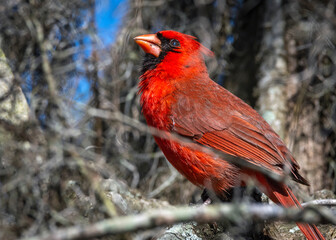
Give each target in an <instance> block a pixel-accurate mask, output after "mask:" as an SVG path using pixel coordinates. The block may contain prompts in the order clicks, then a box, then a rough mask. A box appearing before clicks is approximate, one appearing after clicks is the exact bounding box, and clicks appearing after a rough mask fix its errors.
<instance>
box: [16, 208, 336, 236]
mask: <svg viewBox="0 0 336 240" xmlns="http://www.w3.org/2000/svg"><path fill="white" fill-rule="evenodd" d="M246 219H253V220H256V221H265V220H269V221H278V220H280V221H292V222H307V223H332V224H336V216H335V215H333V214H332V213H331V212H330V211H328V210H327V209H323V208H321V209H317V208H314V207H306V208H304V209H297V208H295V209H292V208H289V209H288V208H283V207H280V206H278V205H264V204H239V205H238V204H236V203H225V204H219V205H212V206H205V205H202V206H199V207H196V208H195V207H179V208H176V209H172V210H167V209H156V210H153V211H148V212H145V213H142V214H139V215H129V216H124V217H117V218H113V219H108V220H104V221H100V222H97V223H94V224H91V225H85V226H84V225H82V226H73V227H69V228H65V229H60V230H56V231H52V232H47V233H44V234H42V235H40V236H35V237H31V238H25V239H23V240H71V239H82V238H93V237H101V236H106V235H112V234H120V233H126V232H127V233H129V232H134V231H137V230H141V229H150V228H154V227H159V226H167V225H171V224H175V223H180V222H190V221H196V222H198V223H207V222H216V221H231V222H233V223H239V222H240V221H244V220H246Z"/></svg>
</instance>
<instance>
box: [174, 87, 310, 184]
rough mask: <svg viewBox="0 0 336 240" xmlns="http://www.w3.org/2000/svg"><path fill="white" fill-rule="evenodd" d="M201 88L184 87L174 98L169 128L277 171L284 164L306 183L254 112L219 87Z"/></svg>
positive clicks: (280, 169)
mask: <svg viewBox="0 0 336 240" xmlns="http://www.w3.org/2000/svg"><path fill="white" fill-rule="evenodd" d="M198 89H199V91H198ZM204 89H205V88H202V87H201V88H197V86H196V87H194V88H193V89H186V91H184V94H181V95H180V96H179V97H178V98H177V101H176V104H175V105H174V106H173V107H172V112H171V119H172V128H171V130H172V131H174V132H176V133H178V134H180V135H183V136H187V137H190V138H192V139H193V141H195V142H197V143H200V144H202V145H205V146H209V147H211V148H214V149H217V150H220V151H222V152H224V153H227V154H230V155H234V156H236V157H240V158H243V159H245V160H247V161H249V162H250V163H253V164H255V165H258V166H260V167H263V168H267V169H269V170H272V171H275V172H277V173H278V174H284V171H285V169H286V167H287V168H288V170H289V171H290V172H291V175H292V177H293V179H294V180H295V181H298V182H300V183H303V184H308V183H307V181H306V180H305V179H304V178H303V177H302V176H301V175H300V174H299V173H298V169H299V166H298V164H297V162H296V161H295V159H294V158H293V157H292V155H291V154H290V152H289V150H288V149H287V147H286V146H285V145H284V144H283V143H282V141H281V139H280V137H279V136H278V135H277V134H276V133H275V132H274V131H273V130H272V129H271V127H270V126H269V125H268V124H267V122H266V121H265V120H264V119H263V118H262V117H261V116H260V115H259V114H258V113H257V112H255V111H254V110H253V109H252V108H251V107H249V106H248V105H247V104H245V103H244V102H243V101H241V100H240V99H239V98H237V97H235V96H234V95H233V94H231V93H230V92H228V91H227V90H225V89H223V88H221V87H219V86H218V87H217V86H212V91H211V92H208V94H206V92H205V94H204V91H205V90H204ZM207 89H210V90H211V87H209V86H207ZM202 95H203V96H204V97H203V98H202ZM193 96H197V97H193ZM205 96H206V97H205Z"/></svg>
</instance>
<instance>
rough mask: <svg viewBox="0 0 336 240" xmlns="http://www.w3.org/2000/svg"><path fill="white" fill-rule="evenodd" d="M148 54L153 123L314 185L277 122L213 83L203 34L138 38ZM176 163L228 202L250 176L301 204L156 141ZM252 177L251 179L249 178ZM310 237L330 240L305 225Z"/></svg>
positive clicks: (147, 107)
mask: <svg viewBox="0 0 336 240" xmlns="http://www.w3.org/2000/svg"><path fill="white" fill-rule="evenodd" d="M134 40H135V41H136V43H137V44H138V45H139V46H140V47H141V48H142V49H143V50H144V51H145V52H146V56H145V60H144V64H143V69H142V75H141V77H140V80H141V81H140V84H139V92H140V93H141V105H142V110H143V114H144V115H145V118H146V121H147V123H148V125H150V126H153V127H155V128H157V129H160V130H164V131H167V132H171V133H175V134H179V135H182V136H184V137H188V138H190V139H192V141H194V142H195V143H198V144H201V145H204V146H207V147H210V148H213V149H216V150H219V151H222V152H224V153H226V154H230V155H233V156H236V157H239V158H241V159H245V160H246V161H248V162H250V163H252V164H255V165H258V166H260V167H263V168H266V169H268V170H271V171H272V172H274V173H277V174H280V175H284V174H285V172H290V175H291V177H292V179H293V180H294V181H296V182H299V183H302V184H304V185H308V182H307V180H305V179H304V178H303V177H302V176H301V175H300V173H299V171H298V170H299V168H300V167H299V165H298V163H297V162H296V160H295V159H294V158H293V156H292V154H291V153H290V152H289V150H288V149H287V147H286V146H285V145H284V143H283V142H282V141H281V139H280V137H279V136H278V135H277V134H276V133H275V132H274V131H273V130H272V128H271V127H270V126H269V124H268V123H267V122H266V121H265V120H264V119H263V118H262V117H261V116H260V115H259V114H258V113H257V112H256V111H255V110H253V109H252V108H251V107H250V106H249V105H247V104H246V103H244V102H243V101H242V100H241V99H239V98H238V97H236V96H235V95H233V94H232V93H230V92H229V91H227V90H226V89H225V88H223V87H221V86H220V85H218V84H217V83H215V82H214V81H212V80H211V79H210V78H209V75H208V72H207V68H206V65H205V62H204V58H203V57H204V55H213V53H212V52H211V51H210V50H209V49H207V48H205V47H204V46H203V45H201V44H200V43H199V42H197V41H196V38H195V37H192V36H189V35H186V34H182V33H179V32H175V31H160V32H158V33H156V34H148V35H142V36H138V37H136V38H134ZM155 140H156V142H157V144H158V145H159V147H160V148H161V150H162V151H163V153H164V154H165V156H166V158H167V159H168V160H169V161H170V163H171V164H172V165H173V166H174V167H175V168H176V169H177V170H178V171H179V172H180V173H181V174H183V175H184V176H185V177H186V178H187V179H188V180H189V181H191V182H192V183H193V184H195V185H197V186H201V187H205V188H207V189H211V190H213V191H214V192H215V194H216V195H218V196H220V197H221V198H222V196H223V194H225V192H228V191H230V189H232V188H233V187H234V186H237V184H240V185H241V184H242V183H241V181H242V179H243V175H244V176H246V175H248V176H249V177H252V178H253V179H255V180H257V182H258V183H259V184H260V185H261V186H262V187H263V191H264V192H265V194H267V195H268V196H269V198H270V199H271V200H272V201H273V202H276V203H279V204H282V205H283V206H285V207H292V206H297V207H299V208H300V207H301V205H300V203H299V201H298V200H297V199H296V197H295V196H294V194H293V193H292V191H291V190H290V188H289V187H288V186H287V185H285V184H284V183H280V182H275V181H272V180H271V179H269V178H268V177H267V176H265V175H263V174H262V173H259V172H256V171H252V170H249V169H244V168H241V167H237V166H236V165H233V164H231V163H229V162H227V161H225V160H224V159H220V158H218V157H214V156H213V155H211V154H208V153H205V152H202V151H201V150H197V149H195V148H192V147H191V146H190V145H188V146H187V145H185V144H182V143H180V142H178V141H173V140H169V139H167V138H160V137H159V136H155ZM244 179H245V178H244ZM298 226H299V228H300V229H301V231H302V232H303V233H304V235H305V236H306V237H307V238H308V239H324V237H323V236H322V234H321V233H320V231H319V230H318V229H317V228H316V226H314V225H309V224H302V223H298Z"/></svg>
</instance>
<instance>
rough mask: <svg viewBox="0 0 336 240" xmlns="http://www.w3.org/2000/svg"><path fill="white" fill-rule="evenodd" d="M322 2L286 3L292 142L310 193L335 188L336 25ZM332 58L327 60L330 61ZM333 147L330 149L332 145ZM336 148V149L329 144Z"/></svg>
mask: <svg viewBox="0 0 336 240" xmlns="http://www.w3.org/2000/svg"><path fill="white" fill-rule="evenodd" d="M325 6H326V5H323V6H322V5H321V4H320V1H298V2H290V3H288V5H286V16H287V18H286V19H287V22H286V33H285V37H286V50H287V52H286V53H287V54H286V58H287V62H288V70H289V73H290V77H289V78H288V84H287V87H286V92H287V99H288V106H289V109H288V117H287V119H288V120H287V129H288V137H287V139H288V141H289V142H290V146H291V149H292V151H293V153H294V155H295V157H296V158H297V160H298V162H299V163H300V166H301V169H302V170H301V172H302V173H303V175H304V176H305V177H306V178H307V180H308V181H309V182H310V184H311V186H310V193H313V192H315V191H317V190H321V189H323V188H328V189H331V188H332V185H331V182H332V174H333V172H334V170H333V169H334V167H333V162H334V161H335V152H334V150H333V149H334V147H335V145H334V144H335V133H336V132H335V128H333V127H332V125H333V124H335V119H333V116H332V108H331V106H333V105H334V104H335V103H334V102H335V90H336V88H335V83H334V82H335V81H334V80H333V79H335V77H334V76H335V69H334V68H332V67H331V65H332V64H333V62H335V52H334V51H332V49H333V48H334V47H333V46H334V44H335V42H336V41H335V39H336V38H335V33H334V28H335V25H334V24H332V20H331V19H328V9H329V7H330V8H331V9H332V6H329V7H327V8H326V7H325ZM325 60H328V61H325ZM333 99H334V100H333ZM328 146H329V147H328ZM330 146H333V147H330Z"/></svg>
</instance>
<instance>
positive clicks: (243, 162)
mask: <svg viewBox="0 0 336 240" xmlns="http://www.w3.org/2000/svg"><path fill="white" fill-rule="evenodd" d="M88 114H89V115H90V116H92V117H101V118H104V119H109V120H114V121H119V122H121V123H123V124H126V125H129V126H131V127H133V128H136V129H137V130H139V131H141V132H145V133H150V134H152V135H154V136H159V137H160V138H164V139H169V140H171V141H176V142H179V143H181V144H183V145H184V146H186V147H190V148H192V149H194V150H197V151H201V152H204V153H207V154H210V155H212V156H213V157H214V158H220V159H223V160H225V161H227V162H230V163H232V164H234V165H236V166H239V167H244V168H247V169H250V170H253V171H257V172H260V173H262V174H264V175H266V176H267V177H269V178H270V179H272V180H275V181H277V182H286V180H287V177H288V176H286V175H279V174H277V173H274V172H272V171H271V169H269V168H267V167H265V166H261V165H256V163H252V162H250V160H247V159H243V158H239V157H235V156H232V155H229V154H226V153H224V152H222V151H219V150H216V149H213V148H209V147H206V146H201V145H199V144H196V143H195V142H193V141H192V140H190V139H189V138H187V137H183V136H180V135H177V134H174V133H170V132H166V131H162V130H159V129H157V128H154V127H151V126H147V125H146V124H143V123H141V122H139V121H138V120H136V119H133V118H130V117H128V116H126V115H124V114H122V113H121V112H117V111H115V112H110V111H105V110H101V109H95V108H90V109H88Z"/></svg>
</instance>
